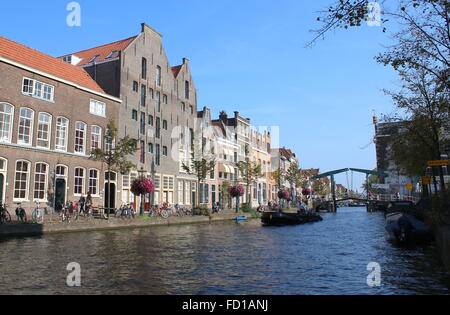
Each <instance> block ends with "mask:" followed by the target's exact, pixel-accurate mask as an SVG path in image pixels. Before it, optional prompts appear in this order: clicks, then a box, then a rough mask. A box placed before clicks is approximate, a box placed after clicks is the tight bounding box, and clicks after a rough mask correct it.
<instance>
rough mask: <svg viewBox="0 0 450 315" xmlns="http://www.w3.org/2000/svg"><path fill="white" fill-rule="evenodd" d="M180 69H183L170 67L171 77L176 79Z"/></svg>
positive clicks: (181, 66)
mask: <svg viewBox="0 0 450 315" xmlns="http://www.w3.org/2000/svg"><path fill="white" fill-rule="evenodd" d="M181 68H183V65H180V66H176V67H172V72H173V76H174V77H175V78H176V77H178V74H179V73H180V71H181Z"/></svg>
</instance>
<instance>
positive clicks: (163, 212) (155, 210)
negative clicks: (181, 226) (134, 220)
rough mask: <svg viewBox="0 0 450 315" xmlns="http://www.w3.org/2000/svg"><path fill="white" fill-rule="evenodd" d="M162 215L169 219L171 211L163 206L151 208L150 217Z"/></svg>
mask: <svg viewBox="0 0 450 315" xmlns="http://www.w3.org/2000/svg"><path fill="white" fill-rule="evenodd" d="M158 216H161V217H163V218H164V219H167V218H168V217H169V212H168V211H167V210H165V209H163V208H159V207H158V206H153V207H152V208H151V209H150V213H149V217H152V218H154V217H158Z"/></svg>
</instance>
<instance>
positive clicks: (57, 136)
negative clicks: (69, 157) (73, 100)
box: [55, 116, 70, 152]
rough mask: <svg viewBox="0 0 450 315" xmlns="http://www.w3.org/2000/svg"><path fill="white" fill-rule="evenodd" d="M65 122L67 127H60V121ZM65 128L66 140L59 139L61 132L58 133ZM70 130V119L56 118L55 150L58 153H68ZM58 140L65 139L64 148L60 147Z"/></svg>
mask: <svg viewBox="0 0 450 315" xmlns="http://www.w3.org/2000/svg"><path fill="white" fill-rule="evenodd" d="M60 119H61V120H62V121H65V122H67V124H66V125H65V126H62V125H61V126H59V125H58V121H59V120H60ZM62 127H65V133H64V135H63V136H64V138H61V137H59V135H60V134H59V133H61V131H59V132H58V129H59V128H62ZM69 128H70V121H69V119H67V118H66V117H63V116H59V117H57V118H56V132H55V150H56V151H62V152H67V148H68V144H69ZM58 139H64V147H58V145H59V141H58Z"/></svg>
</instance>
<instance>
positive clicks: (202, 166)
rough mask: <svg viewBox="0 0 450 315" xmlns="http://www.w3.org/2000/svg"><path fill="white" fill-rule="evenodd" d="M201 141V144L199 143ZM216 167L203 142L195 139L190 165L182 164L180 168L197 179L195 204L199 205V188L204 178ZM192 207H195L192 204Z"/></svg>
mask: <svg viewBox="0 0 450 315" xmlns="http://www.w3.org/2000/svg"><path fill="white" fill-rule="evenodd" d="M200 141H202V143H200ZM215 166H216V161H215V158H214V156H213V154H211V153H210V152H209V151H208V150H207V148H206V144H205V141H203V139H200V138H198V137H197V138H196V140H194V143H193V144H192V148H191V161H190V165H187V164H186V163H184V162H183V164H182V168H183V170H184V171H185V172H186V173H188V174H190V175H195V176H196V177H197V184H198V185H197V187H198V189H197V203H198V204H199V203H200V196H201V195H200V186H201V184H202V183H204V181H205V180H206V177H207V176H208V174H209V173H210V172H211V170H213V169H214V167H215ZM194 206H197V205H196V204H194Z"/></svg>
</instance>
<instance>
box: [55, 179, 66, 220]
mask: <svg viewBox="0 0 450 315" xmlns="http://www.w3.org/2000/svg"><path fill="white" fill-rule="evenodd" d="M65 203H66V180H65V179H62V178H58V179H57V180H56V187H55V211H56V212H60V211H61V210H62V208H63V207H64V204H65Z"/></svg>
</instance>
